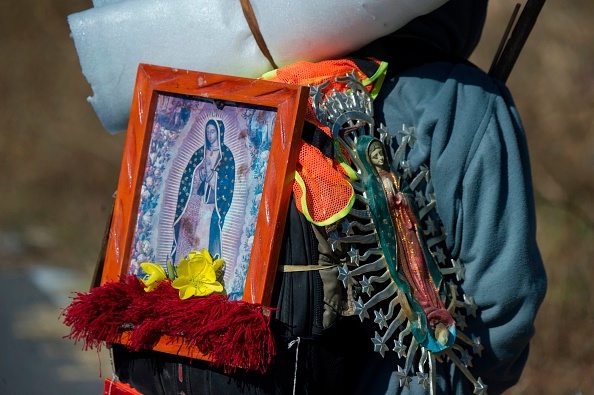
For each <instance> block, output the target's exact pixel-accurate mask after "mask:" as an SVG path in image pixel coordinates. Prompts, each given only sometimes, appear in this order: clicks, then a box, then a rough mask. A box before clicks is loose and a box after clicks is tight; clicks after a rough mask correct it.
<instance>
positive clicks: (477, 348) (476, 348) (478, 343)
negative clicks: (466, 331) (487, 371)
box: [472, 335, 485, 357]
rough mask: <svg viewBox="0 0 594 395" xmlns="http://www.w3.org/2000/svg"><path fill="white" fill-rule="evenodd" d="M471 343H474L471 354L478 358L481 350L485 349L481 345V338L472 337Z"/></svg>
mask: <svg viewBox="0 0 594 395" xmlns="http://www.w3.org/2000/svg"><path fill="white" fill-rule="evenodd" d="M472 342H473V343H474V346H473V347H472V352H473V353H475V354H477V355H478V356H479V357H480V356H481V354H482V352H483V350H484V349H485V347H483V345H482V344H481V338H480V337H478V336H476V337H475V336H474V335H472Z"/></svg>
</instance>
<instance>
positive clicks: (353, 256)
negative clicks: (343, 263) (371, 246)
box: [347, 246, 361, 266]
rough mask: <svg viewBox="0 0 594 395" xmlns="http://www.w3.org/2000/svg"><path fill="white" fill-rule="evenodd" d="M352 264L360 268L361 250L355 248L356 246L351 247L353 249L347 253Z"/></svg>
mask: <svg viewBox="0 0 594 395" xmlns="http://www.w3.org/2000/svg"><path fill="white" fill-rule="evenodd" d="M347 254H348V255H349V258H350V260H351V263H354V264H355V265H357V266H359V259H361V255H359V250H358V249H356V248H355V246H351V249H350V250H349V251H348V252H347Z"/></svg>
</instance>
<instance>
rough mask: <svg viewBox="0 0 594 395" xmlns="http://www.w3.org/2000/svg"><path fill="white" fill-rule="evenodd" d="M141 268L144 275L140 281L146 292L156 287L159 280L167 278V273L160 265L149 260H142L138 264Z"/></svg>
mask: <svg viewBox="0 0 594 395" xmlns="http://www.w3.org/2000/svg"><path fill="white" fill-rule="evenodd" d="M140 267H141V268H142V270H144V271H145V273H146V276H144V278H142V282H143V283H144V290H145V291H146V292H150V291H152V290H154V289H155V288H157V286H158V285H159V282H161V281H163V280H164V279H166V278H167V274H166V273H165V270H163V267H162V266H161V265H158V264H156V263H150V262H143V263H141V264H140Z"/></svg>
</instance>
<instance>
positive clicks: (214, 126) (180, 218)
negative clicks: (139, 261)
mask: <svg viewBox="0 0 594 395" xmlns="http://www.w3.org/2000/svg"><path fill="white" fill-rule="evenodd" d="M204 133H205V136H204V137H205V138H204V141H205V143H204V146H202V147H200V148H199V149H198V150H197V151H196V152H195V153H194V154H193V155H192V157H191V158H190V160H189V161H188V164H187V166H186V168H185V170H184V172H183V175H182V178H181V181H180V185H179V192H178V195H177V206H176V212H175V218H174V221H173V231H174V241H173V247H172V250H171V260H172V261H173V262H174V263H177V262H178V261H179V260H180V259H182V258H183V257H184V256H185V255H187V254H188V253H189V252H190V251H194V250H201V249H203V248H207V249H208V251H209V252H210V254H211V255H212V257H213V258H215V259H216V257H218V258H221V257H222V250H221V230H222V228H223V224H224V222H225V216H226V215H227V212H228V211H229V207H230V206H231V201H232V200H233V190H234V186H235V160H234V158H233V153H232V152H231V150H230V149H229V147H227V146H226V145H225V144H224V142H223V141H224V137H225V125H224V124H223V121H221V120H215V119H210V120H209V121H208V122H207V123H206V126H205V131H204Z"/></svg>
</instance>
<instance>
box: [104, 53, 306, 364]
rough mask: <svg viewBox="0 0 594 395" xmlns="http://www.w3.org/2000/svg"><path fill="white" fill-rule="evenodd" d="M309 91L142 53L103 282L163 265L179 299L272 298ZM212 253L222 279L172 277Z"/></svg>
mask: <svg viewBox="0 0 594 395" xmlns="http://www.w3.org/2000/svg"><path fill="white" fill-rule="evenodd" d="M307 97H308V89H307V88H305V87H299V86H295V85H286V84H280V83H275V82H269V81H264V80H253V79H246V78H238V77H230V76H223V75H217V74H209V73H202V72H194V71H188V70H179V69H172V68H167V67H160V66H153V65H145V64H141V65H140V66H139V69H138V75H137V81H136V87H135V92H134V99H133V103H132V108H131V115H130V121H129V127H128V131H127V133H128V134H127V137H126V145H125V149H124V157H123V161H122V167H121V172H120V179H119V183H118V190H117V194H116V200H115V206H114V212H113V215H112V220H111V225H110V231H109V236H108V240H107V248H106V251H105V258H104V263H103V268H102V271H101V284H105V283H106V282H110V281H118V280H120V279H123V278H125V277H128V276H130V275H135V276H137V277H138V278H141V279H147V278H149V277H150V275H151V274H152V273H153V272H154V271H158V272H159V273H160V272H161V269H159V268H158V267H157V266H159V267H161V268H162V269H163V271H164V272H165V273H166V274H167V276H168V277H169V278H170V279H172V280H173V284H174V285H175V284H176V281H178V285H179V284H181V286H180V287H179V289H180V297H182V298H184V297H186V296H187V297H189V296H193V295H194V294H195V295H198V296H200V294H201V289H202V288H200V287H201V286H203V287H204V286H205V287H206V288H204V290H206V291H208V290H210V291H213V290H214V291H216V292H218V293H221V294H223V295H225V296H226V297H228V299H229V300H239V301H245V302H249V303H260V304H263V305H267V304H269V303H270V297H271V292H272V285H273V281H274V274H275V272H276V260H277V259H278V254H279V252H280V244H279V243H280V240H281V238H282V232H283V230H284V220H285V217H286V212H287V209H288V202H289V200H290V193H291V188H292V180H293V178H292V177H293V174H294V170H295V163H296V159H297V154H298V147H299V141H300V136H301V127H302V125H303V119H304V115H305V106H306V104H307ZM204 253H207V255H208V256H209V258H208V259H209V262H214V263H215V266H216V267H215V268H216V281H215V279H214V277H213V278H212V279H210V280H209V281H210V282H209V281H206V283H204V284H201V285H200V284H199V285H197V284H194V283H192V281H191V279H190V280H188V281H189V282H185V283H184V282H183V281H182V280H177V279H176V278H175V277H178V278H182V277H184V276H186V277H188V276H189V277H192V276H191V273H190V274H188V270H190V271H192V270H194V269H191V265H190V264H188V263H187V262H190V261H191V260H192V259H194V258H193V257H195V256H197V254H204ZM183 262H186V263H183ZM145 263H151V264H152V265H153V266H151V267H148V266H146V265H144V264H145ZM182 263H183V264H182ZM190 263H191V262H190ZM154 265H157V266H154ZM188 265H190V266H188ZM188 268H190V269H188ZM172 272H173V273H172ZM184 287H185V288H184ZM161 343H162V344H161ZM161 343H159V344H158V345H157V346H156V347H155V348H156V349H166V348H167V347H165V343H164V342H161ZM160 346H163V347H160ZM178 351H179V349H178V348H175V350H174V352H176V353H177V352H178Z"/></svg>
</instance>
